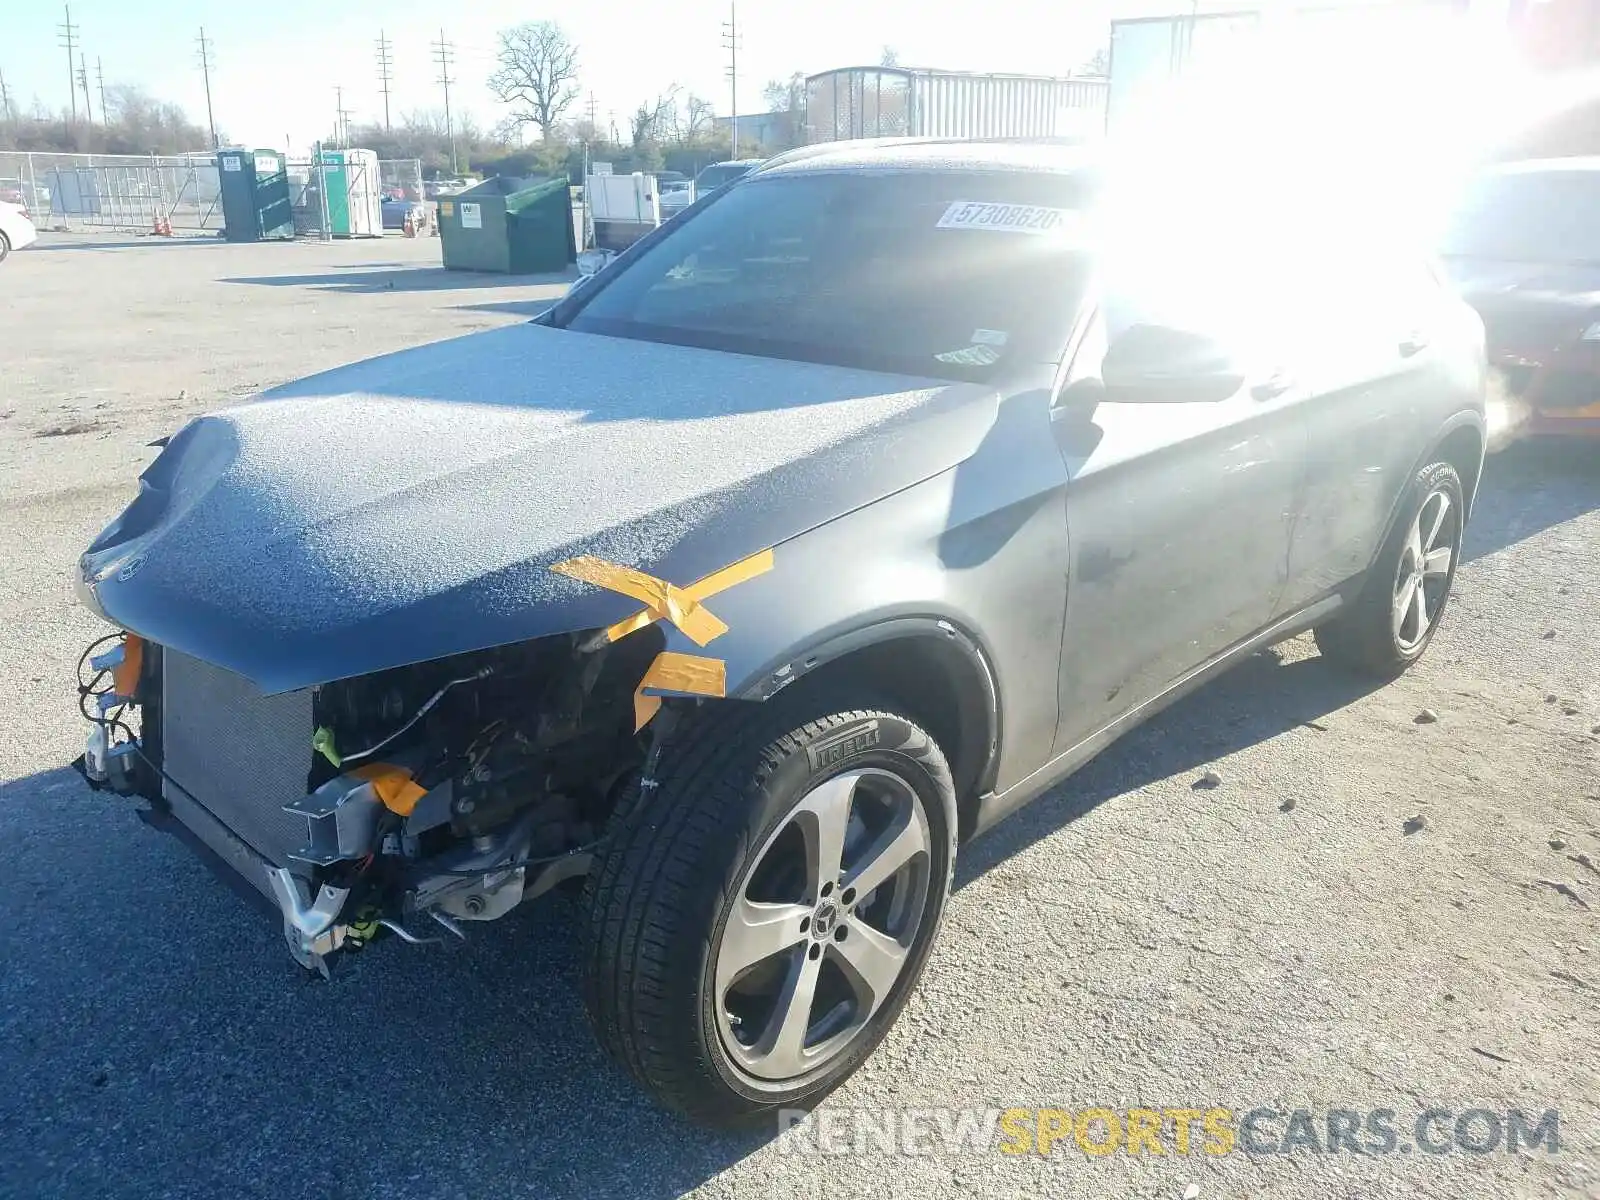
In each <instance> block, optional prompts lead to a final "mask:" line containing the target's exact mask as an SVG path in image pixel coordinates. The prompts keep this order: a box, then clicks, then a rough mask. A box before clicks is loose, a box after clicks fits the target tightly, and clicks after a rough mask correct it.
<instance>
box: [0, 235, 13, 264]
mask: <svg viewBox="0 0 1600 1200" xmlns="http://www.w3.org/2000/svg"><path fill="white" fill-rule="evenodd" d="M10 253H11V239H10V238H8V237H7V236H6V235H5V230H3V229H0V262H5V260H6V256H7V255H8V254H10Z"/></svg>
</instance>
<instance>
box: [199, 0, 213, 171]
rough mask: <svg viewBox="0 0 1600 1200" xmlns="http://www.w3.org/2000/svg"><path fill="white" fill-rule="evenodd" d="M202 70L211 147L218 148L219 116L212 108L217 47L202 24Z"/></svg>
mask: <svg viewBox="0 0 1600 1200" xmlns="http://www.w3.org/2000/svg"><path fill="white" fill-rule="evenodd" d="M199 40H200V70H201V73H202V74H204V75H205V78H206V122H207V123H208V124H209V125H210V126H211V148H212V149H213V150H215V149H216V148H217V118H216V114H215V113H213V112H212V109H211V68H212V67H214V66H216V59H215V57H214V56H213V54H212V52H213V51H214V50H215V49H216V43H215V42H208V41H206V27H205V26H204V25H202V26H200V39H199Z"/></svg>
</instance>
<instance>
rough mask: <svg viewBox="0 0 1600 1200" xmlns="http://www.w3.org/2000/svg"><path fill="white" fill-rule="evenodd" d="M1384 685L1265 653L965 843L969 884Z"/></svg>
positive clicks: (963, 876) (961, 874)
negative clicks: (1132, 795)
mask: <svg viewBox="0 0 1600 1200" xmlns="http://www.w3.org/2000/svg"><path fill="white" fill-rule="evenodd" d="M1379 686H1381V684H1380V683H1375V682H1374V681H1373V680H1371V679H1364V678H1361V677H1359V676H1355V675H1351V674H1349V673H1348V672H1344V671H1340V670H1339V669H1337V668H1336V667H1333V666H1331V665H1329V664H1328V663H1327V662H1325V661H1324V660H1323V659H1321V658H1319V657H1315V656H1313V657H1311V658H1300V659H1296V660H1293V661H1286V660H1285V659H1284V658H1283V657H1281V656H1280V655H1279V653H1278V652H1277V651H1276V650H1262V651H1260V652H1259V653H1256V654H1253V655H1251V656H1250V657H1249V658H1247V659H1245V660H1244V661H1243V662H1242V663H1240V664H1239V665H1238V666H1237V667H1234V668H1233V669H1232V670H1230V671H1228V672H1227V673H1226V674H1224V675H1222V676H1221V677H1219V678H1218V679H1215V680H1213V681H1212V682H1210V683H1208V684H1207V685H1205V686H1204V687H1202V688H1201V689H1199V690H1198V691H1197V692H1195V693H1193V694H1192V695H1189V696H1186V697H1184V698H1183V699H1182V700H1180V701H1178V702H1177V703H1176V704H1174V705H1173V706H1172V707H1171V708H1169V709H1167V710H1166V711H1165V712H1163V713H1161V714H1160V715H1158V716H1156V717H1154V718H1153V719H1151V720H1150V721H1148V722H1147V723H1146V724H1144V725H1141V726H1139V727H1138V728H1137V729H1135V730H1133V731H1132V732H1131V733H1128V734H1125V735H1124V736H1123V737H1121V738H1119V739H1118V740H1117V741H1116V742H1114V743H1113V744H1112V745H1111V747H1110V748H1109V749H1107V750H1105V751H1104V752H1103V753H1101V754H1100V755H1099V756H1098V757H1097V758H1094V759H1092V760H1091V761H1090V762H1089V763H1088V764H1087V765H1086V766H1084V767H1083V768H1081V769H1080V770H1079V771H1077V772H1076V773H1075V774H1073V775H1072V776H1071V777H1070V778H1068V779H1067V780H1066V781H1065V782H1064V783H1061V784H1059V785H1057V786H1056V787H1055V788H1054V789H1052V790H1051V791H1049V792H1047V793H1045V795H1043V796H1041V797H1040V798H1039V799H1038V800H1035V801H1034V802H1033V803H1031V804H1029V805H1028V806H1027V807H1025V808H1023V809H1022V810H1021V811H1020V812H1018V813H1016V814H1014V815H1013V816H1011V817H1010V818H1008V819H1007V820H1005V821H1003V822H1001V823H1000V824H999V825H997V826H996V827H995V828H994V829H993V830H991V831H990V832H988V833H986V834H984V835H983V836H982V837H979V838H978V839H977V840H976V841H974V842H972V843H971V844H970V845H968V846H966V847H965V848H963V850H962V853H961V856H960V858H959V859H958V860H957V861H956V886H957V887H958V888H959V887H963V886H965V885H966V884H968V883H971V882H972V881H973V880H975V879H977V878H978V877H980V876H981V875H983V874H984V873H985V872H987V871H989V870H990V869H992V868H993V867H995V866H996V865H998V864H999V863H1001V862H1004V861H1005V860H1006V859H1008V858H1010V857H1011V856H1012V855H1014V854H1016V853H1018V852H1019V851H1021V850H1024V849H1026V848H1027V847H1029V846H1031V845H1033V843H1034V842H1037V841H1039V840H1040V839H1041V838H1045V837H1048V836H1049V835H1050V834H1052V833H1054V832H1056V831H1057V830H1058V829H1062V828H1064V827H1065V826H1066V825H1068V824H1070V823H1071V822H1072V821H1075V820H1077V819H1078V818H1079V817H1081V816H1083V815H1084V814H1085V813H1087V812H1090V811H1091V810H1093V809H1094V808H1095V807H1097V806H1098V805H1100V804H1103V803H1104V802H1105V801H1107V800H1111V799H1114V798H1115V797H1117V796H1120V795H1123V794H1125V793H1127V792H1131V791H1134V790H1136V789H1138V788H1141V787H1144V786H1145V785H1146V784H1150V783H1155V782H1157V781H1158V780H1162V779H1167V778H1170V777H1173V776H1183V775H1188V774H1193V775H1195V779H1194V780H1191V781H1190V783H1191V786H1193V787H1196V788H1200V787H1203V786H1204V785H1203V784H1202V783H1201V782H1200V778H1201V776H1200V771H1201V768H1204V767H1207V766H1209V764H1211V763H1212V762H1215V761H1216V760H1218V759H1221V758H1225V757H1227V756H1228V755H1230V754H1233V753H1235V752H1236V751H1239V750H1243V749H1246V748H1247V747H1250V746H1254V745H1256V744H1258V743H1260V742H1264V741H1267V740H1268V739H1269V738H1273V737H1276V736H1277V735H1278V734H1280V733H1284V732H1286V731H1288V730H1290V729H1295V728H1299V727H1307V728H1310V729H1313V730H1318V729H1319V726H1320V718H1322V717H1325V716H1327V715H1328V714H1329V713H1332V712H1336V711H1338V710H1339V709H1341V708H1343V707H1345V706H1346V705H1348V704H1351V703H1354V702H1355V701H1356V700H1359V699H1360V698H1361V697H1362V696H1365V695H1367V694H1368V693H1369V692H1371V691H1373V690H1375V689H1376V688H1377V687H1379Z"/></svg>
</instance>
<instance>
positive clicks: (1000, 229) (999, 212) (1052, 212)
mask: <svg viewBox="0 0 1600 1200" xmlns="http://www.w3.org/2000/svg"><path fill="white" fill-rule="evenodd" d="M1076 215H1077V214H1076V213H1074V212H1073V211H1072V210H1071V209H1070V208H1044V207H1043V206H1041V205H1038V204H985V203H983V202H982V201H979V200H957V201H956V202H955V203H954V204H952V205H951V206H950V207H949V208H947V209H945V210H944V216H942V217H940V218H939V224H938V226H937V228H939V229H986V230H990V231H991V232H994V233H1058V232H1060V231H1061V230H1063V229H1066V228H1067V227H1068V225H1069V223H1070V222H1071V221H1072V219H1073V218H1074V217H1075V216H1076Z"/></svg>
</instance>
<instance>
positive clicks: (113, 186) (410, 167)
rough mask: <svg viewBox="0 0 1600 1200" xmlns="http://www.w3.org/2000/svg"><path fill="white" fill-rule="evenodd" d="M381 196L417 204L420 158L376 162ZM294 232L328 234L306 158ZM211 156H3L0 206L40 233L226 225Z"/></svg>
mask: <svg viewBox="0 0 1600 1200" xmlns="http://www.w3.org/2000/svg"><path fill="white" fill-rule="evenodd" d="M378 167H379V171H380V173H381V185H382V190H383V196H384V198H385V199H394V200H414V201H421V200H422V198H423V196H422V161H421V160H420V159H415V158H403V159H383V160H380V161H379V163H378ZM288 168H289V192H290V200H291V203H292V204H293V207H294V215H295V233H296V234H297V235H299V236H302V237H320V236H323V235H324V234H325V232H326V229H325V223H326V217H325V215H324V208H323V205H322V198H321V195H320V185H319V183H318V172H317V170H316V167H315V164H314V161H313V160H312V159H310V158H301V159H293V158H291V159H289V160H288ZM218 188H219V185H218V182H217V160H216V157H215V156H214V155H213V154H210V153H197V154H175V155H154V154H152V155H139V154H45V153H27V152H22V151H0V201H6V202H8V203H11V204H20V205H22V207H24V208H25V209H27V210H28V214H29V216H30V217H31V218H32V219H33V222H34V224H35V225H37V226H38V227H39V228H40V229H51V230H61V231H66V232H71V231H75V230H80V229H108V230H126V231H131V232H140V233H148V232H150V231H151V230H152V229H153V228H155V226H156V224H157V222H158V221H165V222H167V223H169V224H170V225H171V227H172V229H173V231H174V232H182V231H185V230H188V231H192V232H208V233H214V232H217V231H218V230H220V229H221V228H222V226H223V220H222V200H221V195H220V193H219V190H218Z"/></svg>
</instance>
